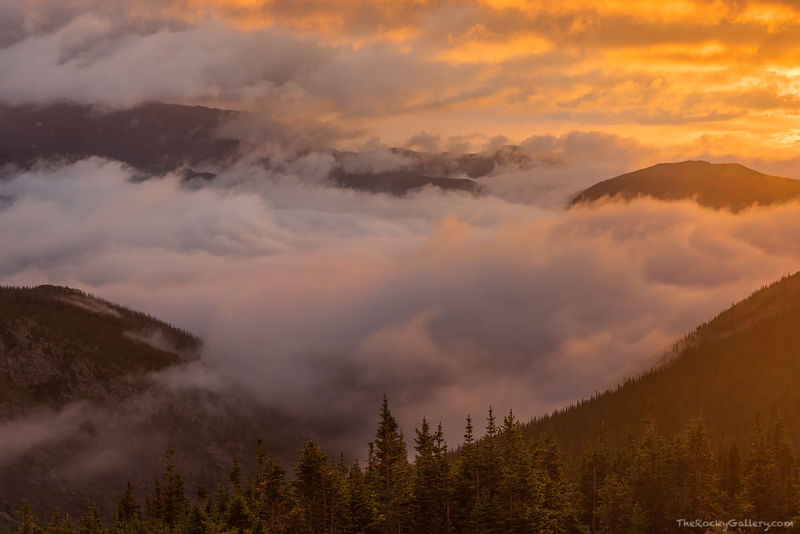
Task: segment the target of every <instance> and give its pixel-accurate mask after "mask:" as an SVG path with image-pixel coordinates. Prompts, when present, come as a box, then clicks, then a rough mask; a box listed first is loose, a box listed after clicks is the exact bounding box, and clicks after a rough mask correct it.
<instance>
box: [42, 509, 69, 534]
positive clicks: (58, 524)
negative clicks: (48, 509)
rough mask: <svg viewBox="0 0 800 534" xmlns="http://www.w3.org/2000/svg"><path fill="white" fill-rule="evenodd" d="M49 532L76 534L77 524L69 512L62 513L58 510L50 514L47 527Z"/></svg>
mask: <svg viewBox="0 0 800 534" xmlns="http://www.w3.org/2000/svg"><path fill="white" fill-rule="evenodd" d="M45 532H46V533H47V534H76V532H75V525H74V524H73V523H72V519H71V518H70V517H69V514H65V515H63V516H62V515H61V514H60V513H58V511H56V512H53V514H52V515H51V516H50V523H49V524H48V525H47V528H46V529H45Z"/></svg>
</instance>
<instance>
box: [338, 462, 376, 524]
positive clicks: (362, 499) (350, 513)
mask: <svg viewBox="0 0 800 534" xmlns="http://www.w3.org/2000/svg"><path fill="white" fill-rule="evenodd" d="M344 509H345V511H344V523H343V525H342V530H343V531H344V532H368V531H371V530H373V528H372V527H373V526H374V524H375V517H376V515H377V510H376V507H375V503H374V501H373V499H372V493H371V491H370V489H369V487H368V485H367V482H366V478H365V476H364V472H363V471H362V470H361V467H360V466H359V465H358V462H355V463H354V464H353V465H352V466H351V467H350V470H349V471H348V473H347V491H346V493H345V503H344Z"/></svg>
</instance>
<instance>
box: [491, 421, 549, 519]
mask: <svg viewBox="0 0 800 534" xmlns="http://www.w3.org/2000/svg"><path fill="white" fill-rule="evenodd" d="M499 438H500V451H501V452H500V458H501V459H502V471H501V473H502V476H501V479H500V484H499V488H498V491H499V498H500V502H501V503H502V507H503V508H502V518H503V524H504V528H503V531H504V532H508V533H515V532H529V531H531V530H533V529H534V520H533V518H534V517H536V516H540V515H541V508H540V504H541V502H540V501H541V489H542V488H541V486H540V484H539V483H540V482H541V481H540V480H539V479H538V477H534V470H533V457H532V456H531V452H530V450H529V448H528V444H527V442H526V441H525V439H524V437H523V436H522V429H521V427H520V424H519V422H518V421H517V420H516V418H515V417H514V413H513V412H511V411H509V412H508V415H507V416H506V417H505V418H504V419H503V428H502V431H501V432H500V435H499Z"/></svg>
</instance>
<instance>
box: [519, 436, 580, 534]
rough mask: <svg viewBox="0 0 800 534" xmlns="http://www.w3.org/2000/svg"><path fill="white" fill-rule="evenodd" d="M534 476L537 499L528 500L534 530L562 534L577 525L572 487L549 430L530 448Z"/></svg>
mask: <svg viewBox="0 0 800 534" xmlns="http://www.w3.org/2000/svg"><path fill="white" fill-rule="evenodd" d="M533 463H534V477H535V478H536V480H537V483H536V489H537V492H538V495H535V497H537V498H538V502H536V503H535V508H534V502H533V501H532V502H531V505H530V506H529V510H528V514H529V515H530V516H531V517H532V519H533V521H534V524H535V526H536V530H537V532H540V533H542V534H545V533H552V534H555V533H563V532H567V531H570V530H571V529H574V528H575V527H576V526H577V525H578V523H579V522H578V518H577V503H576V500H577V498H576V496H575V490H574V488H573V487H572V486H571V485H570V484H569V483H568V482H567V481H566V480H565V477H564V464H563V461H562V459H561V450H560V448H559V446H558V442H557V441H556V438H555V435H554V434H553V432H552V430H551V429H548V430H546V431H545V432H544V433H543V434H542V435H541V436H540V437H539V439H538V440H537V442H536V446H535V447H534V450H533Z"/></svg>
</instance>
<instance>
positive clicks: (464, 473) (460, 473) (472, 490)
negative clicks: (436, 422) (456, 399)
mask: <svg viewBox="0 0 800 534" xmlns="http://www.w3.org/2000/svg"><path fill="white" fill-rule="evenodd" d="M478 460H479V458H478V447H477V444H476V443H475V437H474V430H473V427H472V418H471V417H470V416H469V415H467V422H466V426H465V428H464V443H463V444H462V446H461V447H460V448H459V449H458V455H457V458H456V462H455V469H454V471H455V472H454V475H453V478H454V480H453V485H454V487H453V514H452V523H453V528H454V529H455V530H456V531H457V532H473V531H475V521H474V519H475V517H474V515H475V510H476V508H477V504H478V501H479V499H480V491H481V486H480V482H481V480H480V464H479V462H478Z"/></svg>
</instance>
